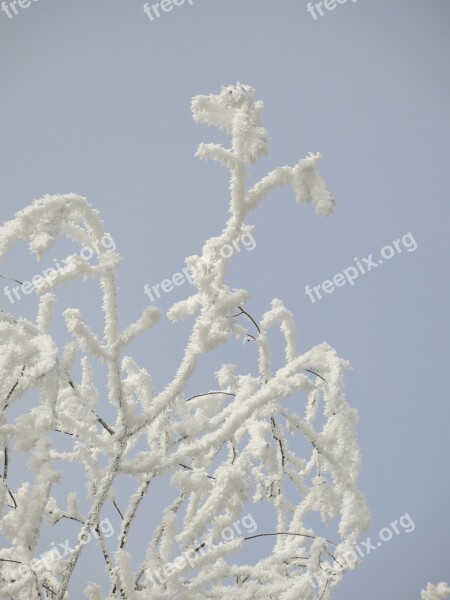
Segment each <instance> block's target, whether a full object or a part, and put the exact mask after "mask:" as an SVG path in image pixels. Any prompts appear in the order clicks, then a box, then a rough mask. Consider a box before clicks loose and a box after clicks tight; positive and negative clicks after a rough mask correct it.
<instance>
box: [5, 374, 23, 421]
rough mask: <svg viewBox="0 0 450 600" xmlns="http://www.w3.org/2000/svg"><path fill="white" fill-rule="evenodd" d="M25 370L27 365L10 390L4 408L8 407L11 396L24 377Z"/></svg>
mask: <svg viewBox="0 0 450 600" xmlns="http://www.w3.org/2000/svg"><path fill="white" fill-rule="evenodd" d="M24 372H25V365H23V367H22V371H21V372H20V375H19V377H18V378H17V381H16V383H15V384H14V385H13V386H12V388H11V389H10V390H9V393H8V395H7V396H6V400H5V406H4V407H3V410H6V409H7V408H8V404H9V401H10V400H11V396H12V395H13V394H14V392H15V390H16V388H17V386H18V385H19V382H20V380H21V379H22V377H23V374H24Z"/></svg>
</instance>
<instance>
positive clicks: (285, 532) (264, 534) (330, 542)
mask: <svg viewBox="0 0 450 600" xmlns="http://www.w3.org/2000/svg"><path fill="white" fill-rule="evenodd" d="M272 535H297V536H300V537H305V538H309V539H311V540H315V539H316V536H315V535H311V534H309V533H291V532H288V531H275V532H274V533H257V534H255V535H249V536H247V537H245V538H243V539H244V540H253V539H255V538H259V537H267V536H272ZM325 541H326V542H328V543H329V544H332V545H333V546H337V544H335V543H334V542H332V541H330V540H325Z"/></svg>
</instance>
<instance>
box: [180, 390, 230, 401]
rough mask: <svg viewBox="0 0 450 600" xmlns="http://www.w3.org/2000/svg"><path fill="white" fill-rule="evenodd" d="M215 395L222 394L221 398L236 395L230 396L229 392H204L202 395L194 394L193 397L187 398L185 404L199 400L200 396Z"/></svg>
mask: <svg viewBox="0 0 450 600" xmlns="http://www.w3.org/2000/svg"><path fill="white" fill-rule="evenodd" d="M216 394H222V396H236V394H232V393H231V392H206V393H204V394H196V395H195V396H192V397H191V398H188V399H187V400H186V402H190V401H191V400H194V399H195V398H201V397H202V396H215V395H216Z"/></svg>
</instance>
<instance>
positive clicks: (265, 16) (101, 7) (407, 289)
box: [0, 0, 450, 600]
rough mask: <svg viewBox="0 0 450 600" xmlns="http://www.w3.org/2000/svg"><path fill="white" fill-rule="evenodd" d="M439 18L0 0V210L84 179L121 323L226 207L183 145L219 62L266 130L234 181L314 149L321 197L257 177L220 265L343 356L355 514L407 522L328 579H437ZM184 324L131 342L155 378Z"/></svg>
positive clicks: (428, 8)
mask: <svg viewBox="0 0 450 600" xmlns="http://www.w3.org/2000/svg"><path fill="white" fill-rule="evenodd" d="M449 25H450V3H449V2H448V0H427V1H426V2H425V1H419V0H396V1H395V2H392V0H376V1H375V0H359V1H358V2H356V3H354V2H352V1H351V0H349V1H348V2H347V3H346V4H342V5H337V7H336V9H335V10H334V11H325V13H324V15H323V17H320V18H318V19H317V20H314V19H313V17H312V16H311V15H310V14H309V13H308V12H307V10H306V2H305V0H279V1H278V2H269V1H268V0H226V1H225V0H194V3H193V5H192V6H190V5H189V4H187V3H186V4H185V5H183V6H180V7H176V8H174V10H173V11H172V12H170V13H163V14H162V16H161V17H160V18H159V19H155V20H154V21H153V22H152V21H150V19H149V18H148V17H147V16H146V15H145V14H144V12H143V3H142V2H141V1H140V0H126V1H124V0H96V2H93V1H92V0H76V2H75V0H38V1H36V2H32V4H31V6H30V7H29V8H27V9H20V12H19V14H18V15H17V16H14V17H13V18H12V19H8V17H7V15H6V14H5V13H4V12H2V13H0V56H1V59H0V82H1V83H0V85H1V94H0V165H1V177H0V206H1V209H0V210H1V212H0V219H1V220H2V221H3V220H7V219H10V218H11V217H12V216H13V215H14V213H15V212H16V211H17V210H19V209H21V208H23V207H25V206H26V205H27V204H29V203H30V202H31V201H32V200H33V199H35V198H39V197H40V196H42V195H44V194H47V193H50V194H57V193H66V192H75V193H78V194H80V195H83V196H86V197H87V198H88V200H89V201H90V202H91V203H92V204H93V205H94V206H95V208H97V209H98V210H99V211H100V213H101V215H102V218H103V220H104V222H105V227H106V229H107V230H108V231H109V232H110V233H111V235H112V236H113V238H114V241H115V243H116V245H117V250H118V251H119V252H120V253H121V254H122V256H123V257H124V262H123V265H122V267H121V269H120V273H119V285H120V312H121V321H122V323H123V324H127V323H129V322H130V321H131V320H133V319H135V318H136V317H137V316H138V314H140V312H141V311H142V309H143V308H144V307H145V306H146V305H147V304H148V303H149V300H148V298H147V296H145V294H144V291H143V286H144V284H146V283H147V284H149V285H150V286H152V285H155V284H157V283H159V282H161V280H163V279H165V278H167V277H171V276H172V275H173V274H174V273H175V272H176V271H179V270H180V269H181V268H182V267H183V266H184V257H185V256H188V255H190V254H194V253H198V252H199V251H200V249H201V246H202V243H203V241H204V240H205V239H207V238H208V237H210V236H212V235H216V234H217V233H219V232H220V231H221V230H222V227H223V225H224V222H225V219H226V215H227V202H228V191H227V185H228V182H227V172H226V171H225V170H224V169H223V168H222V167H220V166H218V165H216V164H214V163H204V162H201V161H199V160H197V159H196V158H195V157H194V154H195V151H196V149H197V146H198V144H199V143H200V142H201V141H206V142H209V141H216V140H222V139H224V136H222V135H221V134H219V133H218V132H217V131H216V130H214V129H213V128H208V127H206V126H199V125H196V124H194V122H193V121H192V118H191V114H190V100H191V98H192V96H194V95H196V94H209V93H217V92H218V91H219V90H220V87H221V85H227V84H231V83H235V82H236V81H240V82H241V83H246V84H250V85H252V86H253V87H254V88H256V90H257V97H258V98H261V99H263V100H264V104H265V109H264V114H263V121H264V125H265V127H266V128H267V130H268V132H269V135H270V146H269V154H268V156H267V157H264V158H263V159H262V160H261V161H260V162H259V163H258V165H256V166H255V167H254V168H253V170H252V173H251V181H256V180H257V179H258V178H259V177H260V176H261V175H263V174H265V173H266V172H267V171H268V170H270V169H272V168H274V167H277V166H279V165H284V164H295V163H296V162H297V160H298V159H299V158H302V157H303V156H305V155H306V154H307V153H308V152H310V151H312V152H317V151H320V152H321V153H322V154H323V160H322V162H321V164H320V166H319V170H320V172H321V174H322V176H323V177H324V178H325V180H326V182H327V184H328V187H329V189H330V191H331V192H332V193H333V195H334V196H335V198H336V201H337V207H336V211H335V214H334V215H332V216H331V217H329V218H327V219H324V218H322V217H318V216H316V215H315V213H314V211H313V209H312V207H310V206H306V205H300V206H299V205H297V204H296V203H295V200H294V196H293V193H292V190H290V189H287V188H286V189H281V190H277V191H276V192H274V193H273V194H271V196H270V197H268V198H267V199H266V200H265V202H264V203H263V204H262V205H261V207H260V209H259V210H258V212H257V213H253V214H252V215H251V216H250V218H249V219H248V222H249V223H251V224H253V225H255V230H254V232H253V235H254V238H255V240H256V248H255V249H254V250H253V251H252V252H244V251H242V252H241V253H240V256H239V260H236V261H235V263H234V265H233V267H232V269H231V272H230V282H232V284H233V286H234V287H245V288H246V289H247V290H249V291H250V293H251V295H252V301H251V302H250V303H249V305H248V310H249V311H251V313H252V314H253V316H255V318H260V317H261V315H262V314H263V312H264V311H265V310H267V309H268V308H269V306H270V301H271V299H272V298H274V297H278V298H281V299H283V301H284V302H285V305H286V306H287V307H288V308H289V309H290V310H291V311H292V312H293V313H294V315H295V320H296V325H297V329H298V345H299V350H300V351H301V352H304V351H306V350H308V349H309V348H310V347H311V346H314V345H316V344H317V343H320V342H322V341H327V342H328V343H330V344H331V345H332V346H333V347H334V348H335V349H336V350H337V352H338V354H339V355H340V356H341V357H343V358H346V359H348V360H349V361H350V363H351V364H352V367H353V370H352V371H351V372H349V374H348V378H347V384H346V385H347V387H346V395H347V399H348V401H349V403H350V404H351V405H352V406H354V407H356V408H357V409H358V411H359V414H360V424H359V429H358V435H359V440H360V446H361V452H362V459H363V463H362V474H361V478H360V483H361V489H362V490H363V492H364V494H365V495H366V496H367V499H368V502H369V506H370V509H371V513H372V527H371V529H370V531H369V532H368V533H367V535H371V536H372V539H375V540H377V539H378V531H379V530H380V529H381V528H383V527H388V526H389V524H390V523H391V522H392V521H394V520H395V519H399V517H400V516H401V515H404V514H405V513H408V514H409V515H410V517H411V518H412V520H413V521H414V523H415V526H416V527H415V530H414V531H413V532H411V533H406V532H405V531H402V532H401V533H400V534H399V535H398V536H394V538H393V539H392V540H391V541H389V542H386V543H385V544H383V545H382V547H380V548H379V549H377V551H376V552H372V553H371V554H370V555H369V556H367V557H366V558H365V559H364V560H363V563H362V565H361V566H360V567H358V569H356V570H355V571H354V572H352V573H350V574H348V575H347V576H346V577H344V581H343V583H342V584H341V585H340V586H338V588H337V589H336V590H335V593H334V598H335V599H336V600H349V599H356V598H362V597H364V598H365V600H379V598H383V599H384V600H398V599H399V598H405V599H406V598H407V599H408V600H409V599H411V600H413V599H415V598H419V597H420V589H421V588H422V587H424V586H425V584H426V583H427V581H432V582H435V583H437V582H439V581H441V580H447V581H449V580H450V553H449V544H448V540H449V535H450V523H449V512H448V506H449V492H450V477H449V474H450V466H449V422H450V401H449V396H448V385H447V382H446V376H447V374H448V360H449V358H450V353H449V350H450V348H449V346H450V335H449V334H450V331H449V330H450V318H449V306H450V287H449V267H448V256H449V250H450V247H449V246H450V241H449V236H448V223H449V216H450V211H449V185H448V181H447V173H448V161H449V134H450V120H449V116H450V115H449V112H450V111H449V100H450V94H449V92H450V85H449V84H450V78H449V68H448V64H449V49H450V36H449ZM407 233H410V234H411V235H412V236H413V238H414V240H415V241H416V242H417V249H416V250H415V251H412V252H408V251H407V250H406V249H403V251H402V252H401V253H400V254H397V253H396V255H395V256H394V257H393V258H392V259H391V260H390V261H384V263H383V265H380V266H379V267H378V268H377V269H375V270H372V271H371V272H369V273H366V274H365V275H360V277H359V278H358V279H357V280H356V282H355V285H354V286H349V285H348V284H347V285H345V286H343V287H342V288H339V289H336V290H335V291H334V292H333V293H331V294H329V295H324V298H323V299H322V300H318V301H316V302H315V303H313V302H311V300H310V299H309V298H308V296H307V295H306V294H305V286H306V285H308V284H309V285H311V286H313V285H317V284H320V283H322V282H323V281H324V280H326V279H331V278H332V277H333V276H334V275H335V274H336V273H341V272H342V271H343V270H344V269H345V268H346V267H348V266H350V265H352V264H354V258H355V257H358V258H359V259H362V258H364V257H367V256H369V254H373V255H374V257H375V259H378V258H379V257H380V251H381V249H382V248H383V247H384V246H385V245H387V244H392V242H393V241H394V240H396V239H398V238H400V239H401V238H402V237H403V236H404V235H405V234H407ZM65 254H66V253H65V247H64V245H61V246H58V245H56V246H55V247H54V248H53V249H52V250H51V253H50V254H49V255H48V257H46V258H45V259H43V261H42V264H41V265H36V263H35V261H34V258H29V257H28V254H27V252H26V251H25V249H24V248H22V247H21V246H17V248H16V249H15V251H14V252H13V253H11V254H10V256H9V257H8V259H7V260H6V261H5V262H4V264H2V265H1V266H0V272H1V273H4V274H8V275H11V276H13V277H16V278H18V279H20V280H25V279H29V278H31V276H32V275H34V274H36V273H40V272H41V270H42V268H44V267H46V266H48V265H51V264H52V259H53V258H55V259H59V258H62V257H64V256H65ZM77 285H78V287H76V286H77ZM84 285H85V284H80V283H78V284H71V285H69V286H67V288H66V289H64V290H63V291H62V295H61V299H60V301H59V302H60V304H58V307H61V308H64V306H65V305H73V304H74V300H75V299H76V301H77V306H79V307H80V308H81V310H82V311H83V313H84V314H85V315H86V319H87V320H88V321H89V319H91V322H92V323H93V326H94V328H95V324H96V323H97V321H96V319H97V320H98V314H97V312H96V310H94V309H93V308H92V300H93V298H95V295H92V294H91V292H90V291H88V293H86V289H88V290H89V288H83V290H84V291H83V290H82V289H81V288H82V286H84ZM191 292H192V288H190V286H189V285H188V284H187V285H185V286H182V287H180V288H177V289H176V290H175V291H173V292H171V293H169V294H166V295H164V296H163V297H161V299H159V300H158V301H157V305H158V306H160V307H161V308H162V309H164V310H167V308H169V306H170V305H171V304H172V303H173V302H174V301H176V300H178V299H181V298H183V297H185V296H187V295H188V294H189V293H191ZM0 296H1V300H0V305H1V306H2V307H3V308H4V309H6V310H10V311H11V312H12V314H14V315H19V314H25V315H27V316H29V315H33V314H34V310H35V299H34V298H33V297H32V296H26V297H24V298H23V299H22V300H21V301H20V302H16V303H15V304H14V305H13V306H12V305H11V304H10V302H9V301H8V299H7V298H6V297H5V296H3V293H2V290H1V291H0ZM98 322H99V321H98ZM187 333H188V327H187V326H186V325H185V324H182V325H176V326H173V325H170V324H169V322H168V320H167V319H163V320H162V322H161V324H159V325H158V327H157V328H155V329H153V330H152V331H151V332H150V333H149V334H147V335H146V336H144V338H143V339H141V340H139V341H138V342H136V343H135V344H134V345H133V348H132V350H133V353H134V356H135V357H136V359H137V360H138V362H139V363H140V364H141V365H143V366H146V367H147V368H148V369H149V371H150V372H151V373H152V376H153V379H154V382H155V387H156V388H157V389H161V387H162V386H164V385H165V383H167V381H169V380H170V378H171V377H172V375H173V373H174V372H175V369H176V366H177V360H178V359H179V356H180V355H181V351H182V348H183V344H184V340H185V339H186V335H187ZM56 335H58V332H56ZM61 335H62V333H61ZM279 348H281V346H280V347H279ZM162 493H163V492H162ZM110 517H111V521H112V520H113V518H115V516H114V517H113V515H112V514H111V515H110ZM260 527H261V529H264V524H261V525H260ZM48 536H49V537H47V540H51V539H53V540H55V541H56V538H55V534H54V533H49V534H48ZM52 536H53V537H52ZM63 540H64V536H63V537H62V539H61V541H63ZM45 549H46V548H43V550H45ZM47 549H48V547H47ZM253 551H254V546H252V548H251V549H250V548H249V550H248V552H249V555H248V557H249V559H251V558H252V552H253ZM89 568H91V567H90V565H88V564H86V562H81V563H80V569H86V572H88V571H89ZM83 579H84V577H83Z"/></svg>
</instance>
